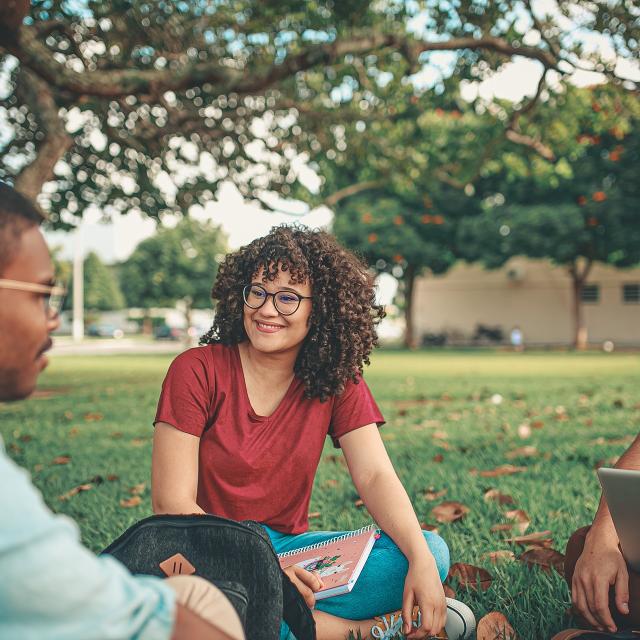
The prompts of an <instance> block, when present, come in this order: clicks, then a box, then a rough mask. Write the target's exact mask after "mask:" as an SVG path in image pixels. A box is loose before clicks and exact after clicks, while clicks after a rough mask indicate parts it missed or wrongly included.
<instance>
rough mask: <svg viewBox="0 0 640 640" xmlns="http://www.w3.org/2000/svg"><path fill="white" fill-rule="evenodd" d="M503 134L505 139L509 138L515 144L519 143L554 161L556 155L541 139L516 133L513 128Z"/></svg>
mask: <svg viewBox="0 0 640 640" xmlns="http://www.w3.org/2000/svg"><path fill="white" fill-rule="evenodd" d="M505 135H506V137H507V140H511V142H514V143H515V144H521V145H523V146H525V147H529V148H530V149H533V150H534V151H535V152H536V153H537V154H538V155H540V156H542V157H543V158H544V159H545V160H548V161H549V162H554V161H555V159H556V156H555V154H554V153H553V151H552V150H551V148H550V147H548V146H547V145H546V144H544V142H542V141H541V140H537V139H535V138H532V137H531V136H526V135H524V134H522V133H518V132H517V131H514V130H513V129H507V131H506V133H505Z"/></svg>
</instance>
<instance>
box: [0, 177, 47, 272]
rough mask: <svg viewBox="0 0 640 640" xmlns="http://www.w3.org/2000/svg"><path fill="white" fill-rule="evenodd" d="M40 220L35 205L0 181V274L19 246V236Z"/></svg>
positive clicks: (40, 217) (39, 214)
mask: <svg viewBox="0 0 640 640" xmlns="http://www.w3.org/2000/svg"><path fill="white" fill-rule="evenodd" d="M41 222H42V214H41V213H40V212H39V211H38V209H37V207H36V206H35V205H34V204H33V203H32V202H30V201H29V199H28V198H25V196H23V195H22V194H21V193H18V192H17V191H16V190H15V189H14V188H13V187H10V186H9V185H8V184H6V183H4V182H0V274H1V273H2V272H3V271H4V269H5V267H6V266H7V265H8V264H10V263H11V261H12V260H13V258H14V256H15V254H16V253H17V251H18V249H19V247H20V236H21V235H22V234H23V233H24V232H25V231H26V230H27V229H29V228H30V227H33V226H34V225H39V224H40V223H41Z"/></svg>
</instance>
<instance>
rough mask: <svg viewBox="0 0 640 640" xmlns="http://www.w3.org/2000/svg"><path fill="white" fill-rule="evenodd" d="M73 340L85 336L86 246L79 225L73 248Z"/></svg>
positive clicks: (75, 340)
mask: <svg viewBox="0 0 640 640" xmlns="http://www.w3.org/2000/svg"><path fill="white" fill-rule="evenodd" d="M72 335H73V341H74V342H81V341H82V339H83V338H84V246H83V244H82V227H81V226H78V228H77V229H76V234H75V242H74V249H73V332H72Z"/></svg>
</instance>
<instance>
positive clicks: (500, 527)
mask: <svg viewBox="0 0 640 640" xmlns="http://www.w3.org/2000/svg"><path fill="white" fill-rule="evenodd" d="M513 527H514V525H513V524H510V523H503V524H494V525H493V526H492V527H491V529H489V531H491V533H500V532H502V531H511V530H512V529H513Z"/></svg>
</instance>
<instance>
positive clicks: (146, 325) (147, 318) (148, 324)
mask: <svg viewBox="0 0 640 640" xmlns="http://www.w3.org/2000/svg"><path fill="white" fill-rule="evenodd" d="M152 334H153V320H152V319H151V312H150V311H149V309H145V310H144V317H143V318H142V335H143V336H150V335H152Z"/></svg>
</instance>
